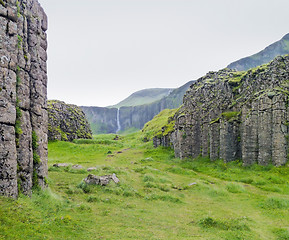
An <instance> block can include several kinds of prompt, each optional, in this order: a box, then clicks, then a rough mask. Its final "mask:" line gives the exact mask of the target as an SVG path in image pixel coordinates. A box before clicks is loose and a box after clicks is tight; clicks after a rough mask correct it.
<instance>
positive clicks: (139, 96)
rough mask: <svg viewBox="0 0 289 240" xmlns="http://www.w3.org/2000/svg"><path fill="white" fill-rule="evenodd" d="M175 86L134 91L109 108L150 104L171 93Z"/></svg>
mask: <svg viewBox="0 0 289 240" xmlns="http://www.w3.org/2000/svg"><path fill="white" fill-rule="evenodd" d="M172 90H174V89H173V88H148V89H143V90H140V91H137V92H134V93H133V94H131V95H130V96H129V97H127V98H125V99H124V100H122V101H121V102H119V103H118V104H115V105H113V106H108V107H109V108H119V107H130V106H139V105H144V104H149V103H152V102H155V101H158V100H160V99H162V98H163V97H166V96H167V95H169V94H170V92H171V91H172Z"/></svg>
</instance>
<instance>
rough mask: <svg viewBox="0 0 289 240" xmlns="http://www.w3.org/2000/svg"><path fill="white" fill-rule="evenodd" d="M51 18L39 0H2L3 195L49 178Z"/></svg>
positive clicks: (14, 194)
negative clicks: (49, 31) (49, 45)
mask: <svg viewBox="0 0 289 240" xmlns="http://www.w3.org/2000/svg"><path fill="white" fill-rule="evenodd" d="M46 30H47V17H46V15H45V13H44V11H43V9H42V8H41V6H40V4H39V3H38V2H37V1H36V0H18V1H16V0H1V1H0V79H1V80H0V194H2V195H6V196H11V197H15V198H16V197H17V195H18V192H23V193H24V194H27V195H30V194H31V189H32V187H33V186H41V187H44V186H45V185H46V180H45V179H46V176H47V121H48V118H47V110H46V108H47V106H46V101H47V97H46V95H47V94H46V88H47V74H46V72H47V69H46V60H47V55H46V49H47V41H46V33H45V31H46Z"/></svg>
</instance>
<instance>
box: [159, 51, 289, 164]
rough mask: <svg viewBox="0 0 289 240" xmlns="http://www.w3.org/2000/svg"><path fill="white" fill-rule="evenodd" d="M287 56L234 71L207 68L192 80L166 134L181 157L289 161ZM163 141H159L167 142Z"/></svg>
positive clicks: (288, 62) (248, 162) (268, 161)
mask: <svg viewBox="0 0 289 240" xmlns="http://www.w3.org/2000/svg"><path fill="white" fill-rule="evenodd" d="M288 96H289V56H285V57H277V58H276V59H274V60H273V61H272V62H271V63H270V64H267V65H263V66H260V67H258V68H255V69H251V70H249V71H247V72H236V71H234V70H230V69H224V70H221V71H219V72H209V73H208V74H207V75H206V76H204V77H202V78H200V79H199V80H198V81H196V82H195V83H193V84H192V86H191V88H190V90H189V91H188V92H187V94H186V95H185V97H184V105H183V107H182V108H181V109H180V110H179V111H178V113H177V114H176V115H175V121H176V124H175V127H174V129H172V132H171V133H169V134H166V135H165V134H163V135H159V136H158V138H159V139H163V138H165V137H166V138H167V135H169V140H170V142H171V145H172V146H173V147H174V149H175V154H176V156H177V157H180V158H186V157H193V158H195V157H197V156H199V155H202V156H204V157H206V156H208V157H210V159H211V160H215V159H218V158H221V159H224V161H225V162H229V161H234V160H237V159H241V160H242V161H243V163H244V165H250V164H253V163H256V162H257V163H259V164H262V165H267V164H269V163H273V164H274V165H276V166H280V165H284V164H285V163H286V162H287V158H288V157H287V156H288V155H287V154H288V125H289V124H288V123H289V108H288ZM164 140H165V139H163V140H160V141H159V144H161V143H163V142H165V141H164Z"/></svg>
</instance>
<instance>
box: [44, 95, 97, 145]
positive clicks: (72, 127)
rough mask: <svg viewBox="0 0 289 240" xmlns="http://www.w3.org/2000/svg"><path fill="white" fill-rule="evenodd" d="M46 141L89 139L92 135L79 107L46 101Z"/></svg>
mask: <svg viewBox="0 0 289 240" xmlns="http://www.w3.org/2000/svg"><path fill="white" fill-rule="evenodd" d="M47 105H48V106H47V107H48V108H47V110H48V139H49V140H62V141H72V140H73V139H78V138H86V139H91V138H92V133H91V129H90V125H89V123H88V122H87V119H86V117H85V114H84V112H83V111H82V110H81V108H80V107H78V106H76V105H72V104H66V103H65V102H61V101H56V100H53V101H48V104H47Z"/></svg>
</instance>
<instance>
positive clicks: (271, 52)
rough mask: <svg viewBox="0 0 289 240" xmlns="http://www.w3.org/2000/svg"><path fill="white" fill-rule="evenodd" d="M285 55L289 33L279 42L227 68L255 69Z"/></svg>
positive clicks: (287, 52) (239, 69)
mask: <svg viewBox="0 0 289 240" xmlns="http://www.w3.org/2000/svg"><path fill="white" fill-rule="evenodd" d="M285 54H289V33H288V34H286V35H285V36H284V37H283V38H282V39H281V40H279V41H277V42H275V43H273V44H271V45H270V46H268V47H266V48H265V49H264V50H262V51H260V52H258V53H256V54H254V55H252V56H249V57H245V58H242V59H240V60H238V61H236V62H233V63H231V64H229V65H228V68H230V69H236V70H238V71H246V70H248V69H250V68H255V67H257V66H260V65H263V64H265V63H269V62H270V61H272V60H273V59H274V58H275V57H276V56H280V55H285Z"/></svg>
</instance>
